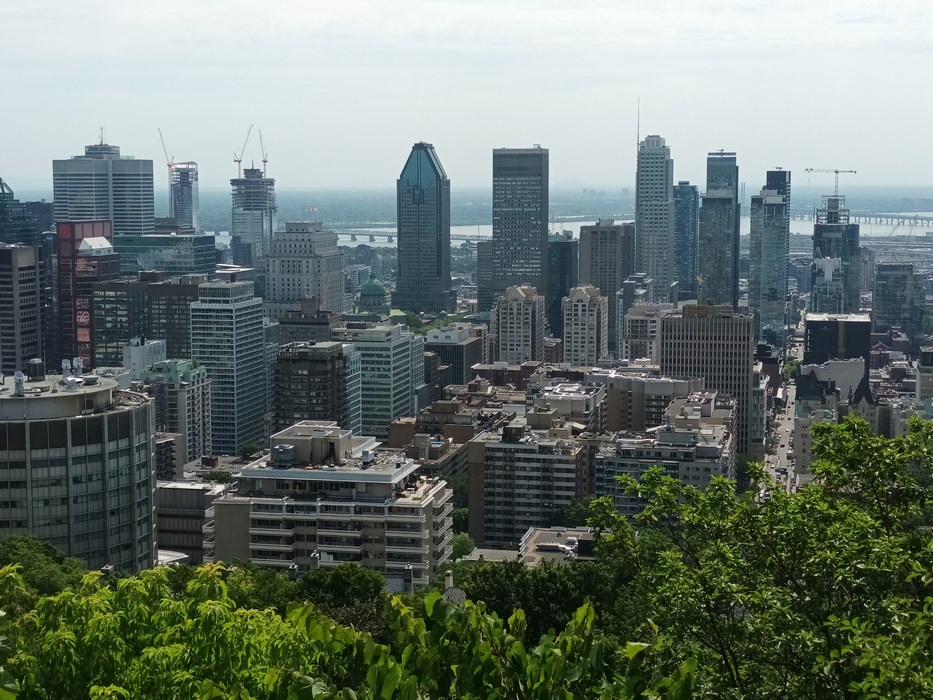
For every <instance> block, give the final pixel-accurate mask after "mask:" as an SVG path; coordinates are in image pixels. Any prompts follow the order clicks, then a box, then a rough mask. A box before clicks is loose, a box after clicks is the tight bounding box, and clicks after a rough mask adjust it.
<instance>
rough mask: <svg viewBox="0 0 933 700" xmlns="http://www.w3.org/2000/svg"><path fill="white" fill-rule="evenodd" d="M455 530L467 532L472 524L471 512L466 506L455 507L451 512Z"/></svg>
mask: <svg viewBox="0 0 933 700" xmlns="http://www.w3.org/2000/svg"><path fill="white" fill-rule="evenodd" d="M451 518H452V519H453V528H454V532H466V531H467V530H468V529H469V525H470V520H469V518H470V513H469V511H468V510H467V509H466V508H454V509H453V512H452V513H451Z"/></svg>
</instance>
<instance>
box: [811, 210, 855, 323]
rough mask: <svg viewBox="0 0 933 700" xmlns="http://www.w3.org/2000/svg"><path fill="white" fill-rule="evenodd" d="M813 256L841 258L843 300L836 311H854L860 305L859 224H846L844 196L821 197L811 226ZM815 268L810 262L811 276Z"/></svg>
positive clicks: (818, 257)
mask: <svg viewBox="0 0 933 700" xmlns="http://www.w3.org/2000/svg"><path fill="white" fill-rule="evenodd" d="M813 258H814V260H818V259H820V258H839V260H841V261H842V287H843V299H842V308H841V309H840V311H839V312H840V313H858V311H859V308H860V307H861V303H860V299H859V292H860V290H861V273H862V255H861V251H860V250H859V225H858V224H850V223H849V210H848V209H847V208H846V198H845V197H841V196H839V195H833V196H827V197H823V206H822V207H820V208H819V209H817V210H816V223H815V224H814V225H813ZM816 273H817V268H816V266H815V265H814V270H813V276H814V279H815V277H816Z"/></svg>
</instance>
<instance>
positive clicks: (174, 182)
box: [168, 160, 201, 232]
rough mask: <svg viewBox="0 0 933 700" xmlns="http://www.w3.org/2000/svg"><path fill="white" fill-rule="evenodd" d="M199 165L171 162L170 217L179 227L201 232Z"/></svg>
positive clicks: (188, 162) (169, 170)
mask: <svg viewBox="0 0 933 700" xmlns="http://www.w3.org/2000/svg"><path fill="white" fill-rule="evenodd" d="M199 210H200V196H199V191H198V164H197V163H195V162H193V161H190V160H189V161H184V162H178V163H175V162H171V163H169V166H168V215H169V216H170V217H171V218H173V219H175V220H176V221H177V222H178V225H179V226H190V227H191V228H193V229H194V230H195V231H196V232H199V231H200V230H201V224H200V219H199V216H200V212H199Z"/></svg>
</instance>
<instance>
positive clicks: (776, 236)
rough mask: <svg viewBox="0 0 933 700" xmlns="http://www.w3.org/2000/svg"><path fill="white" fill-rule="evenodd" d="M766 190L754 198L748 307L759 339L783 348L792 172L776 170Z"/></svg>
mask: <svg viewBox="0 0 933 700" xmlns="http://www.w3.org/2000/svg"><path fill="white" fill-rule="evenodd" d="M767 182H768V183H771V184H772V185H774V186H776V187H778V188H780V189H771V188H770V187H768V186H767V185H766V186H765V189H763V190H762V191H761V193H760V194H757V195H755V196H753V197H752V201H751V209H750V215H751V225H750V256H749V285H748V308H749V310H750V311H751V312H752V313H753V314H755V330H756V336H757V339H759V340H764V341H765V342H767V343H768V344H770V345H775V346H779V347H783V345H784V342H785V339H786V338H785V335H786V333H785V326H786V323H787V321H786V316H785V300H786V297H787V259H788V255H789V253H790V206H789V205H790V172H788V171H786V170H772V171H769V172H768V177H767Z"/></svg>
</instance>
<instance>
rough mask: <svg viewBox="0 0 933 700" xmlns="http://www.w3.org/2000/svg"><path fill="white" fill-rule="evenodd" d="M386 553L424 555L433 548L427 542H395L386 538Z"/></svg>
mask: <svg viewBox="0 0 933 700" xmlns="http://www.w3.org/2000/svg"><path fill="white" fill-rule="evenodd" d="M385 551H386V553H389V552H392V553H395V554H420V555H422V556H424V555H427V554H430V552H431V549H430V547H428V545H427V544H414V543H412V542H393V541H392V540H386V543H385Z"/></svg>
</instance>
